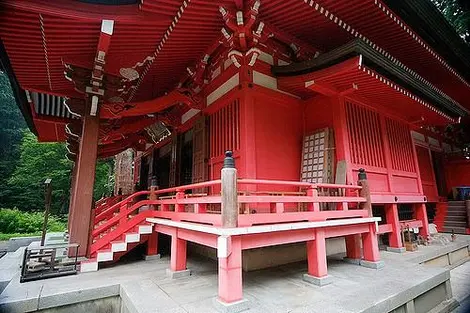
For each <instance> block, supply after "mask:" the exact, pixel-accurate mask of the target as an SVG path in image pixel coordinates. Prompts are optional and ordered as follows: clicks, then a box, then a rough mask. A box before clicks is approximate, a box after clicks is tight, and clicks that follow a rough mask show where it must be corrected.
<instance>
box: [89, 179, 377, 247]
mask: <svg viewBox="0 0 470 313" xmlns="http://www.w3.org/2000/svg"><path fill="white" fill-rule="evenodd" d="M221 183H222V182H221V180H220V179H218V180H212V181H206V182H201V183H194V184H188V185H183V186H177V187H171V188H165V189H157V190H151V191H149V190H144V191H139V192H136V193H134V194H132V195H129V196H128V197H126V198H125V199H123V200H122V201H120V202H118V203H115V204H113V205H111V206H110V207H108V208H106V209H105V210H103V211H102V212H101V213H99V214H98V215H96V217H95V225H96V224H97V223H99V222H100V221H103V220H105V219H107V218H109V219H108V220H106V222H104V223H102V224H101V225H99V224H98V225H96V226H95V227H96V228H95V229H93V230H92V233H91V235H92V238H93V239H94V240H93V241H92V247H93V249H92V253H93V251H97V250H96V249H100V248H102V247H103V246H105V245H106V242H110V241H109V240H114V239H115V238H117V237H119V236H120V235H121V234H122V233H124V232H125V231H128V230H129V229H131V228H132V227H134V226H135V225H137V224H136V223H137V220H138V221H140V222H142V221H143V220H145V219H142V216H143V215H145V216H149V217H150V216H162V217H163V218H170V219H174V220H182V219H183V220H186V221H191V222H196V223H220V221H219V219H220V218H221V217H220V212H219V211H220V205H221V202H222V200H221V196H220V194H209V195H206V194H198V195H195V196H194V197H186V196H185V192H186V191H188V190H192V189H197V188H205V187H214V186H221ZM237 184H238V185H275V186H284V187H299V188H305V189H306V192H305V194H300V195H282V191H273V192H270V191H265V192H263V193H262V194H261V195H260V194H253V195H250V194H249V193H247V194H246V195H239V196H238V202H239V204H240V207H241V208H242V206H245V205H246V206H247V208H248V207H249V208H258V205H259V204H264V203H267V204H269V206H268V207H267V208H266V207H264V206H263V207H262V209H261V211H260V210H259V209H257V210H258V212H259V213H257V212H255V213H256V214H250V212H251V210H247V211H243V212H241V213H240V218H241V219H240V221H241V222H242V223H243V224H244V225H250V224H253V223H255V224H256V223H258V224H259V223H263V220H266V222H267V223H269V221H276V222H283V221H284V222H285V221H302V220H311V219H320V220H321V219H326V218H328V216H330V215H331V216H330V217H329V218H331V217H334V216H336V215H338V214H341V216H343V215H344V216H363V215H364V216H367V214H368V213H367V211H364V210H353V211H350V213H348V212H347V211H348V206H349V204H351V203H361V202H365V201H366V198H364V197H362V196H360V195H359V193H357V192H358V191H359V190H360V189H361V188H362V187H361V186H356V185H339V184H328V183H318V184H312V183H308V182H296V181H281V180H265V179H238V180H237ZM322 188H323V189H344V190H346V191H347V190H350V191H354V194H352V193H349V194H348V193H346V192H339V194H338V192H336V191H334V192H332V193H331V194H330V192H327V194H326V195H325V194H319V193H321V192H320V191H321V190H320V189H322ZM276 189H278V188H276ZM288 189H291V188H288ZM286 192H287V191H286ZM173 193H175V194H174V195H172V196H171V197H168V198H159V196H161V195H165V194H173ZM264 193H266V194H264ZM276 193H281V195H279V194H276ZM144 195H145V196H147V199H145V200H144V199H142V200H140V201H136V199H137V198H138V197H139V196H144ZM295 203H297V204H298V205H299V206H297V208H296V209H295V210H296V211H292V208H294V206H293V204H295ZM302 203H304V204H306V207H305V206H300V204H302ZM321 203H337V206H336V210H334V209H333V210H332V211H328V210H326V211H323V210H322V206H321ZM252 204H253V205H254V206H253V207H252V206H251V205H252ZM213 205H215V207H211V206H213ZM143 206H148V208H149V210H146V211H142V212H139V213H137V214H134V213H135V212H136V211H138V210H139V208H141V207H143ZM172 206H174V208H172ZM188 206H189V211H188ZM214 208H215V211H214ZM266 209H268V211H266ZM209 210H210V211H209ZM289 210H290V211H289ZM208 211H209V212H208ZM340 211H341V212H342V213H341V212H340ZM116 212H117V214H114V213H116ZM214 213H215V215H214ZM336 213H337V214H336ZM131 214H133V216H132V217H131V218H129V215H131ZM335 214H336V215H335ZM216 216H219V218H217V217H216Z"/></svg>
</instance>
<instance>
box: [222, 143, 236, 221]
mask: <svg viewBox="0 0 470 313" xmlns="http://www.w3.org/2000/svg"><path fill="white" fill-rule="evenodd" d="M232 155H233V154H232V151H226V152H225V159H224V166H223V168H222V171H221V172H222V173H221V180H222V183H221V184H222V190H221V192H222V226H223V227H237V226H238V199H237V169H236V168H235V161H234V159H233V157H232Z"/></svg>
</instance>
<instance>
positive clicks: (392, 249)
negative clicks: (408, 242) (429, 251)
mask: <svg viewBox="0 0 470 313" xmlns="http://www.w3.org/2000/svg"><path fill="white" fill-rule="evenodd" d="M387 251H388V252H395V253H405V252H406V248H405V247H401V248H394V247H387Z"/></svg>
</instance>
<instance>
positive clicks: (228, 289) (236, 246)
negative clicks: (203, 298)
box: [218, 236, 243, 304]
mask: <svg viewBox="0 0 470 313" xmlns="http://www.w3.org/2000/svg"><path fill="white" fill-rule="evenodd" d="M229 240H230V241H231V244H230V245H229V246H230V248H228V249H229V253H228V254H229V255H228V256H227V257H219V275H218V276H219V301H220V302H222V303H225V304H230V303H234V302H238V301H241V300H242V299H243V290H242V243H241V237H240V236H232V237H231V238H230V239H229Z"/></svg>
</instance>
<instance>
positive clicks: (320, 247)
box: [303, 229, 331, 286]
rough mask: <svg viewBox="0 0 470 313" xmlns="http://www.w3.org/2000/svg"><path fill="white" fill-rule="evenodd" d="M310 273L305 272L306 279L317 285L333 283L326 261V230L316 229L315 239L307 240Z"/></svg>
mask: <svg viewBox="0 0 470 313" xmlns="http://www.w3.org/2000/svg"><path fill="white" fill-rule="evenodd" d="M307 261H308V274H304V277H303V279H304V281H306V282H309V283H311V284H314V285H317V286H324V285H327V284H329V283H331V279H330V277H329V276H328V271H327V263H326V240H325V230H323V229H316V230H315V240H310V241H307Z"/></svg>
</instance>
